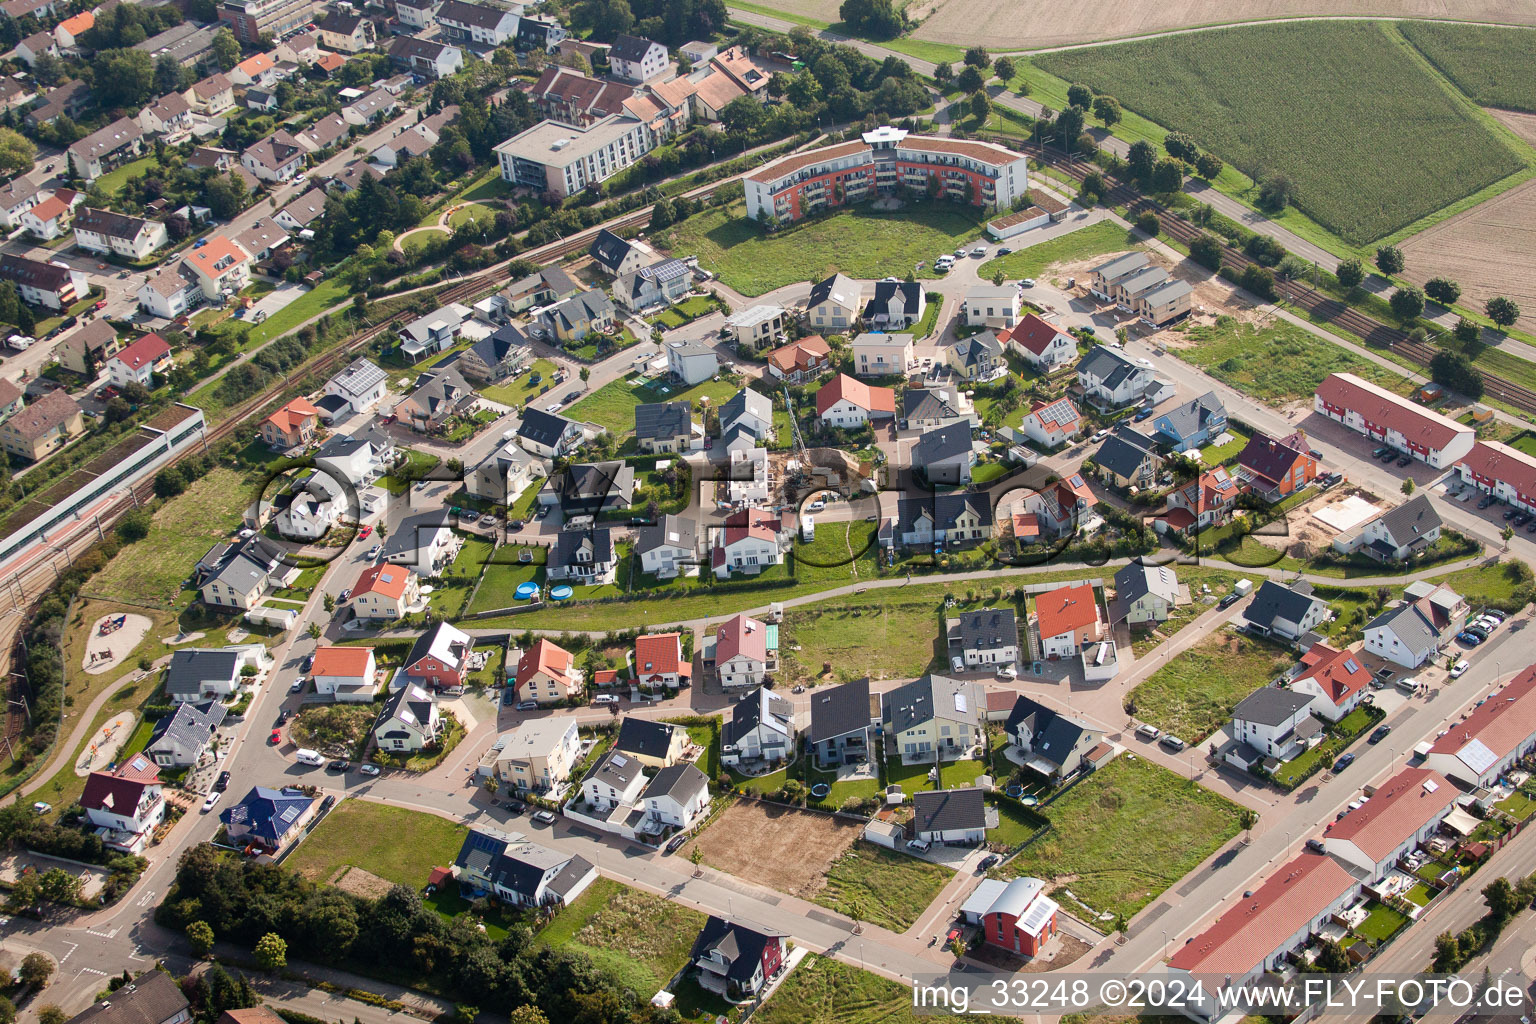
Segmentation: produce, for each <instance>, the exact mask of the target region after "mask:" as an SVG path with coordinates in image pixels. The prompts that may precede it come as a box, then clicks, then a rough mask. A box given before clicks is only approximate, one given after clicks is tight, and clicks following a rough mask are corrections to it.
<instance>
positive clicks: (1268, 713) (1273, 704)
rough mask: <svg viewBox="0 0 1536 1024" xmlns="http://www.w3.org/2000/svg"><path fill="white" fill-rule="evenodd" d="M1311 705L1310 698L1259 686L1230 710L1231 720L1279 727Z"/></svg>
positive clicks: (1290, 691)
mask: <svg viewBox="0 0 1536 1024" xmlns="http://www.w3.org/2000/svg"><path fill="white" fill-rule="evenodd" d="M1311 703H1312V698H1311V697H1307V696H1303V695H1302V694H1299V693H1297V692H1296V691H1294V690H1282V689H1280V687H1278V686H1261V687H1259V689H1257V690H1255V691H1254V692H1252V693H1250V694H1249V695H1248V696H1246V697H1244V698H1243V699H1242V702H1241V703H1239V704H1238V705H1237V707H1235V708H1233V709H1232V718H1233V719H1234V720H1236V721H1241V722H1257V723H1258V724H1259V725H1281V724H1283V723H1285V722H1288V721H1290V718H1291V716H1292V715H1294V714H1295V713H1296V712H1298V711H1300V710H1301V709H1302V708H1304V707H1306V706H1307V705H1308V704H1311Z"/></svg>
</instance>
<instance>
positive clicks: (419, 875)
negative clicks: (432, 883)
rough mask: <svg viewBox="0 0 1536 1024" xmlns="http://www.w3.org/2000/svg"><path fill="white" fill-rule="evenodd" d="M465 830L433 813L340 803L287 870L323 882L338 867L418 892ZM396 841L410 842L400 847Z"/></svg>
mask: <svg viewBox="0 0 1536 1024" xmlns="http://www.w3.org/2000/svg"><path fill="white" fill-rule="evenodd" d="M468 833H469V830H468V828H466V827H465V826H464V825H461V824H458V823H457V822H452V821H449V820H448V819H447V818H439V817H438V816H437V815H435V814H425V813H423V812H421V811H410V810H406V809H405V808H403V807H388V806H385V805H384V804H376V803H372V802H369V801H365V800H343V801H341V802H340V803H339V804H337V805H336V807H335V808H333V809H332V810H331V813H330V814H328V815H327V816H326V818H325V820H324V821H322V822H321V823H320V824H319V826H318V827H316V829H315V830H314V831H313V832H311V833H310V834H309V836H308V837H307V838H306V839H305V840H304V842H303V843H301V844H300V845H299V848H298V850H296V851H295V852H294V854H293V856H292V857H290V858H289V859H288V867H290V868H292V869H294V870H295V871H298V872H299V873H300V874H302V875H304V876H305V877H306V878H312V879H314V880H316V881H319V882H324V881H326V880H327V879H329V878H330V877H331V876H332V875H334V874H335V873H336V869H337V868H339V867H341V866H342V865H351V866H352V867H357V868H362V869H363V870H364V871H367V872H369V873H371V874H375V875H378V876H379V877H380V878H387V879H388V880H389V881H391V882H396V883H398V884H400V885H408V886H410V887H411V888H412V889H419V888H421V887H422V886H423V885H426V884H427V875H428V874H430V873H431V871H432V869H433V868H434V867H442V866H446V865H449V864H452V863H453V859H454V858H455V857H457V856H458V855H459V848H460V847H461V846H463V845H464V837H465V836H466V835H468ZM401 836H410V837H411V841H410V842H408V843H402V842H400V841H399V838H400V837H401Z"/></svg>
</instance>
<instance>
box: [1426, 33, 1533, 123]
mask: <svg viewBox="0 0 1536 1024" xmlns="http://www.w3.org/2000/svg"><path fill="white" fill-rule="evenodd" d="M1397 28H1398V31H1400V32H1402V34H1403V36H1404V37H1405V38H1406V39H1407V40H1408V41H1409V42H1410V43H1412V44H1413V45H1414V47H1415V48H1416V49H1417V50H1418V51H1419V52H1420V53H1422V54H1423V55H1424V56H1425V57H1426V58H1427V59H1428V60H1429V62H1430V63H1431V64H1433V65H1434V66H1435V68H1436V69H1437V70H1439V72H1440V73H1441V74H1442V75H1444V76H1445V77H1446V78H1449V79H1450V80H1451V81H1452V82H1453V83H1455V85H1456V88H1458V89H1460V90H1461V91H1462V92H1464V93H1466V94H1467V95H1468V96H1469V97H1471V98H1472V100H1473V101H1474V102H1476V103H1478V104H1479V105H1481V106H1484V107H1498V108H1499V109H1501V110H1524V111H1528V112H1531V113H1536V70H1533V69H1532V67H1531V53H1532V52H1533V51H1536V31H1533V30H1531V29H1518V28H1494V27H1491V26H1482V25H1453V24H1450V23H1448V22H1431V21H1404V22H1399V23H1398V25H1397Z"/></svg>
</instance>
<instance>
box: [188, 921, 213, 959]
mask: <svg viewBox="0 0 1536 1024" xmlns="http://www.w3.org/2000/svg"><path fill="white" fill-rule="evenodd" d="M187 941H188V942H190V943H192V955H193V956H207V955H208V954H209V953H211V952H213V927H212V926H211V925H209V924H208V922H207V921H193V922H192V923H191V924H189V925H187Z"/></svg>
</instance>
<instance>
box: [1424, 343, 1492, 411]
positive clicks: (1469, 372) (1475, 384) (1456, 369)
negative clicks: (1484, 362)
mask: <svg viewBox="0 0 1536 1024" xmlns="http://www.w3.org/2000/svg"><path fill="white" fill-rule="evenodd" d="M1429 376H1430V379H1431V380H1433V381H1434V382H1435V383H1436V384H1439V385H1441V386H1442V387H1447V388H1450V389H1451V390H1452V391H1459V392H1461V393H1462V394H1463V395H1466V396H1467V397H1468V398H1470V399H1473V400H1474V401H1476V400H1477V399H1479V398H1482V397H1483V375H1482V373H1480V372H1479V371H1478V369H1477V367H1475V366H1473V365H1472V363H1471V362H1470V361H1469V360H1468V359H1467V357H1466V356H1464V355H1462V354H1461V353H1459V352H1447V351H1445V350H1444V349H1442V350H1440V351H1439V352H1436V353H1435V354H1434V356H1432V357H1431V358H1430V360H1429Z"/></svg>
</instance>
